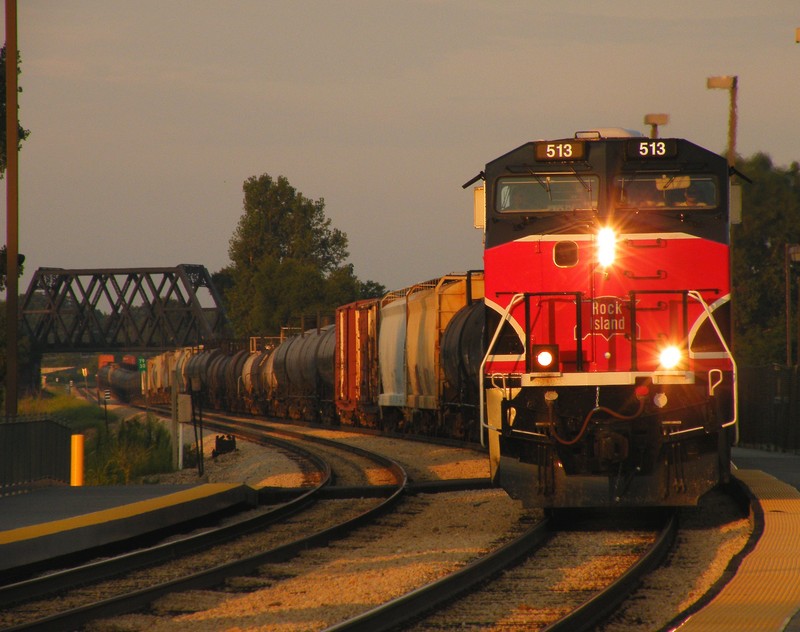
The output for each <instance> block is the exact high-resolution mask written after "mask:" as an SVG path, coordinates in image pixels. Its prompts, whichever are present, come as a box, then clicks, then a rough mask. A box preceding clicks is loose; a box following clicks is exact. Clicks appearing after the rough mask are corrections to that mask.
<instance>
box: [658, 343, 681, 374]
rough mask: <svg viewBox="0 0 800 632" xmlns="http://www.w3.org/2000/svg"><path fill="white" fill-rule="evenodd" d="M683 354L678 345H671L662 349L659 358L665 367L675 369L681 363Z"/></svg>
mask: <svg viewBox="0 0 800 632" xmlns="http://www.w3.org/2000/svg"><path fill="white" fill-rule="evenodd" d="M682 356H683V354H682V353H681V350H680V349H679V348H678V347H675V346H669V347H665V348H663V349H662V350H661V352H660V353H659V355H658V360H659V362H660V363H661V366H663V367H664V368H665V369H674V368H675V367H676V366H678V364H679V363H680V361H681V358H682Z"/></svg>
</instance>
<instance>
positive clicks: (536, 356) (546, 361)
mask: <svg viewBox="0 0 800 632" xmlns="http://www.w3.org/2000/svg"><path fill="white" fill-rule="evenodd" d="M531 371H532V372H533V373H553V372H557V371H558V345H531Z"/></svg>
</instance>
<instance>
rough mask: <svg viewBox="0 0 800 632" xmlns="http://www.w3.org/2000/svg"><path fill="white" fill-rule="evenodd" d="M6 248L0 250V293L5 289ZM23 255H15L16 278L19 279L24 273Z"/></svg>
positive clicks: (6, 274)
mask: <svg viewBox="0 0 800 632" xmlns="http://www.w3.org/2000/svg"><path fill="white" fill-rule="evenodd" d="M7 250H8V248H7V247H6V246H5V245H4V246H3V247H2V248H0V292H4V291H5V289H6V276H8V265H7V264H8V257H7V255H6V252H7ZM24 263H25V255H23V254H19V253H18V254H17V276H18V277H21V276H22V274H23V273H24V272H25V266H24Z"/></svg>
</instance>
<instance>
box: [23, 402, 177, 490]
mask: <svg viewBox="0 0 800 632" xmlns="http://www.w3.org/2000/svg"><path fill="white" fill-rule="evenodd" d="M19 414H20V415H40V416H49V417H52V418H55V419H57V420H58V421H61V422H62V423H65V424H66V425H68V426H69V427H70V428H71V429H72V430H73V431H74V432H76V433H81V434H83V435H85V437H86V439H85V444H84V445H85V459H84V463H85V473H84V481H85V483H86V484H87V485H126V484H128V483H131V482H132V481H134V480H135V479H137V478H138V477H141V476H146V475H149V474H158V473H162V472H172V471H173V468H172V441H171V438H170V435H169V431H168V429H167V428H166V426H165V425H164V424H162V423H161V422H159V421H158V420H157V419H155V418H154V417H153V416H151V415H149V414H148V415H147V416H145V415H139V416H137V417H135V418H131V419H120V418H119V416H118V415H116V414H114V413H113V412H112V411H106V410H105V409H104V408H103V407H101V406H98V405H97V404H94V403H92V402H89V401H86V400H84V399H78V398H76V397H73V396H72V395H69V394H67V393H66V392H64V391H63V390H59V389H57V388H56V389H48V390H45V391H43V392H42V394H41V395H40V396H38V397H36V398H25V399H22V400H20V402H19ZM106 414H107V415H108V416H107V417H106Z"/></svg>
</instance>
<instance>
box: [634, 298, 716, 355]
mask: <svg viewBox="0 0 800 632" xmlns="http://www.w3.org/2000/svg"><path fill="white" fill-rule="evenodd" d="M691 292H697V295H698V296H700V294H699V293H700V292H713V293H715V294H719V289H718V288H699V289H697V290H631V291H630V292H629V293H628V296H630V307H629V309H630V312H631V333H630V341H631V370H632V371H637V370H638V368H639V367H638V356H637V347H636V343H637V338H636V297H637V296H638V295H640V294H680V295H681V296H682V297H683V298H682V309H681V316H682V320H683V340H685V341H686V344H687V345H688V343H689V303H688V297H689V295H690V293H691ZM692 298H694V297H692ZM715 324H716V323H715ZM717 335H719V336H720V337H722V334H721V333H720V332H719V331H717ZM726 350H727V347H726Z"/></svg>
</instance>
